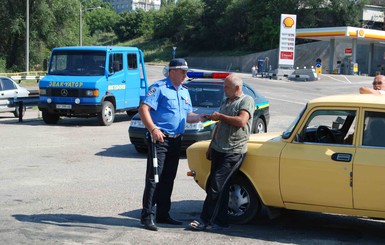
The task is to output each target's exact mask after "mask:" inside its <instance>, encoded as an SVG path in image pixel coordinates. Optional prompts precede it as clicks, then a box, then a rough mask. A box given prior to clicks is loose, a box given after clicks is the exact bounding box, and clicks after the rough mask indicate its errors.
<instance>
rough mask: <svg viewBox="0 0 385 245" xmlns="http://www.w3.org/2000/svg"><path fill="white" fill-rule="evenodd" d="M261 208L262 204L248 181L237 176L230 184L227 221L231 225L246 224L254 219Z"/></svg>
mask: <svg viewBox="0 0 385 245" xmlns="http://www.w3.org/2000/svg"><path fill="white" fill-rule="evenodd" d="M261 206H262V203H261V201H260V199H259V197H258V194H257V193H256V191H255V189H254V187H253V186H252V185H251V184H250V181H248V180H247V179H246V178H245V177H243V176H241V175H237V176H236V177H235V178H234V179H233V180H232V181H231V184H230V191H229V207H228V212H227V220H228V221H229V222H230V223H233V224H246V223H248V222H250V221H251V220H252V219H254V218H255V216H256V215H257V214H258V212H259V211H260V210H261Z"/></svg>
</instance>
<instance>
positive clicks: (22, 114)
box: [13, 106, 27, 118]
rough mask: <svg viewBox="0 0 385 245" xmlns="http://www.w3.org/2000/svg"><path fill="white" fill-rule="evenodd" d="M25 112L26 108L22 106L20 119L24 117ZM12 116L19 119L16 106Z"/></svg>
mask: <svg viewBox="0 0 385 245" xmlns="http://www.w3.org/2000/svg"><path fill="white" fill-rule="evenodd" d="M26 110H27V107H25V106H23V111H22V113H21V118H23V117H24V115H25V111H26ZM13 115H14V116H15V117H16V118H19V107H18V106H17V107H16V108H15V111H14V112H13Z"/></svg>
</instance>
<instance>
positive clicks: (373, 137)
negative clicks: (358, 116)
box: [362, 111, 385, 147]
mask: <svg viewBox="0 0 385 245" xmlns="http://www.w3.org/2000/svg"><path fill="white" fill-rule="evenodd" d="M364 122H365V124H364V130H363V136H362V138H363V140H362V145H364V146H374V147H385V113H384V112H374V111H366V112H365V119H364Z"/></svg>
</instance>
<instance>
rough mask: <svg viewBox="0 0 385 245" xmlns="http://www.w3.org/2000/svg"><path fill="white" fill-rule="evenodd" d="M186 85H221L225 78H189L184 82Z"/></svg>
mask: <svg viewBox="0 0 385 245" xmlns="http://www.w3.org/2000/svg"><path fill="white" fill-rule="evenodd" d="M183 84H184V85H186V86H188V85H199V84H201V85H203V84H205V85H220V86H223V79H200V78H194V79H191V80H187V81H186V82H184V83H183Z"/></svg>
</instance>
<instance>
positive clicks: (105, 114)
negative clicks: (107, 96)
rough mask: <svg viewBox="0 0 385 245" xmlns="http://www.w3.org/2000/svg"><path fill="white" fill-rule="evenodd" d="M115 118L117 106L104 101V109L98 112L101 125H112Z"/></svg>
mask: <svg viewBox="0 0 385 245" xmlns="http://www.w3.org/2000/svg"><path fill="white" fill-rule="evenodd" d="M114 119H115V108H114V106H113V105H112V103H111V102H109V101H103V103H102V111H101V112H99V113H98V120H99V125H100V126H110V125H111V124H112V123H113V122H114Z"/></svg>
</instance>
